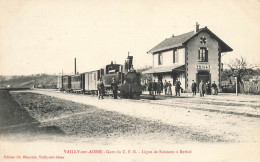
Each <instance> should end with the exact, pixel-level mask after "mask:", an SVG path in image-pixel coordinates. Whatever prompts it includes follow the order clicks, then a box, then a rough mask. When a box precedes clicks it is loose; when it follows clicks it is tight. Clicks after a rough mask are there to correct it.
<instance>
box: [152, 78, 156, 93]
mask: <svg viewBox="0 0 260 162" xmlns="http://www.w3.org/2000/svg"><path fill="white" fill-rule="evenodd" d="M152 90H153V94H155V95H156V94H157V83H156V82H155V80H153V89H152Z"/></svg>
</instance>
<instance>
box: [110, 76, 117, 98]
mask: <svg viewBox="0 0 260 162" xmlns="http://www.w3.org/2000/svg"><path fill="white" fill-rule="evenodd" d="M111 88H112V90H113V97H114V99H117V90H118V85H117V83H116V82H115V78H113V79H112V83H111Z"/></svg>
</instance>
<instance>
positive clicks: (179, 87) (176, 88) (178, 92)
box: [175, 79, 181, 96]
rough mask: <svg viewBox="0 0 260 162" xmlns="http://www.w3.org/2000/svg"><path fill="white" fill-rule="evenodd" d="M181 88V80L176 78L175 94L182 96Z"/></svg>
mask: <svg viewBox="0 0 260 162" xmlns="http://www.w3.org/2000/svg"><path fill="white" fill-rule="evenodd" d="M180 90H181V82H180V81H178V79H176V84H175V94H176V96H178V95H179V96H180Z"/></svg>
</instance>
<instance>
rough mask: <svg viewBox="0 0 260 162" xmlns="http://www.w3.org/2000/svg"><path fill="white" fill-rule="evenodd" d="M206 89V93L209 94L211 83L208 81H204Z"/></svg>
mask: <svg viewBox="0 0 260 162" xmlns="http://www.w3.org/2000/svg"><path fill="white" fill-rule="evenodd" d="M206 91H207V95H211V85H210V82H209V81H208V82H207V83H206Z"/></svg>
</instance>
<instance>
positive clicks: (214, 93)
mask: <svg viewBox="0 0 260 162" xmlns="http://www.w3.org/2000/svg"><path fill="white" fill-rule="evenodd" d="M211 87H212V94H213V95H217V94H218V93H217V92H218V87H217V85H216V83H215V81H213V83H212V85H211Z"/></svg>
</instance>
